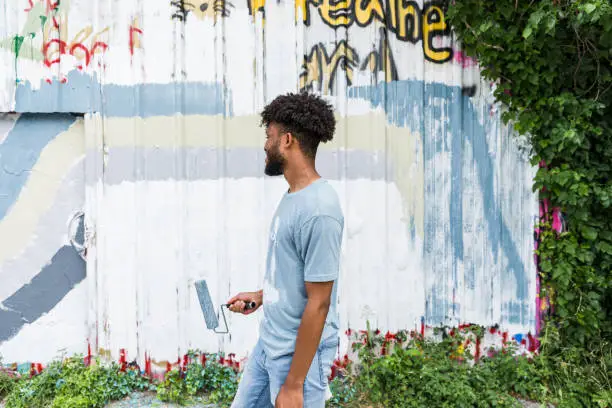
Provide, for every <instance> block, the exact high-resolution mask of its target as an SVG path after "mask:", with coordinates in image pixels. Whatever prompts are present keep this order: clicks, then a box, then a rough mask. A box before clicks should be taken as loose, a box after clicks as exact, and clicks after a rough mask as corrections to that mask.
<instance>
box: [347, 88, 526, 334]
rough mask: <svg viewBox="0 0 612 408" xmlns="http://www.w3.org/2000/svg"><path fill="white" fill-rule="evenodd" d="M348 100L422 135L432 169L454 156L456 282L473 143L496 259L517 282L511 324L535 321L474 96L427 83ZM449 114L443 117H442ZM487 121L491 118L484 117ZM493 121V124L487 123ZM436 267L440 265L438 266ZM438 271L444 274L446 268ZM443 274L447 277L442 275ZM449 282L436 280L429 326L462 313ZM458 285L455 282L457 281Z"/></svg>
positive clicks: (428, 186)
mask: <svg viewBox="0 0 612 408" xmlns="http://www.w3.org/2000/svg"><path fill="white" fill-rule="evenodd" d="M348 96H349V97H352V98H361V99H365V100H368V101H370V103H371V104H372V106H373V107H379V106H383V107H385V108H386V109H385V111H386V115H387V121H388V122H389V123H392V124H394V125H395V126H399V127H406V128H409V129H411V131H413V132H419V133H420V134H422V135H423V139H424V140H423V143H424V146H423V157H424V161H425V163H426V164H427V163H428V162H429V163H431V162H432V160H434V158H435V156H436V155H437V154H438V153H441V152H447V153H448V152H450V154H451V174H450V177H451V203H450V204H451V205H450V210H449V211H450V214H449V216H450V221H451V223H450V224H451V225H450V226H449V229H450V236H449V237H447V238H448V239H449V241H450V242H451V243H452V246H451V247H452V251H453V270H452V273H453V277H456V269H457V261H458V260H461V259H463V231H462V229H463V208H462V201H463V180H462V163H463V157H462V152H463V148H464V146H463V143H464V141H465V140H467V141H469V142H470V143H471V146H472V152H473V156H474V161H475V163H476V169H477V177H478V182H479V184H480V191H481V192H482V195H483V202H484V205H485V210H484V217H485V220H486V224H487V232H488V234H487V236H488V238H489V243H490V248H491V250H492V251H493V254H494V255H497V253H498V251H500V250H501V251H503V254H504V255H505V256H506V258H507V260H508V269H509V273H512V274H514V277H515V279H516V281H517V289H516V300H517V301H518V302H519V304H520V305H521V306H520V307H517V303H516V302H514V303H513V304H512V305H508V307H507V310H508V312H509V316H508V318H509V321H510V322H517V321H521V322H522V323H525V322H531V321H532V318H531V317H530V316H527V315H526V314H525V313H524V310H525V308H526V307H527V301H528V293H527V283H528V278H527V276H526V272H525V265H524V264H523V262H522V260H521V257H520V253H519V250H518V249H517V247H516V245H515V243H514V241H513V240H512V236H511V234H510V230H509V228H508V226H507V225H506V224H505V223H504V222H503V221H502V220H501V219H500V214H501V209H500V206H499V203H498V202H497V200H496V196H495V189H494V182H493V176H494V165H493V159H492V158H491V156H490V155H489V152H488V144H487V139H486V130H487V129H488V128H490V126H493V123H490V122H488V121H487V122H486V123H485V124H482V123H481V122H480V121H479V120H478V114H477V108H476V107H475V106H474V104H473V103H472V101H471V99H470V97H469V96H465V95H463V93H462V90H461V88H460V87H458V86H448V85H445V84H439V83H430V84H425V83H424V82H423V81H414V80H404V81H395V82H391V83H381V84H378V85H373V86H359V87H351V88H349V90H348ZM442 109H444V111H442ZM485 116H486V115H485ZM442 117H445V118H448V120H447V122H446V123H445V126H444V128H443V129H442V132H441V133H440V131H436V129H437V128H436V126H435V121H436V120H438V119H439V118H442ZM485 120H488V118H485ZM427 176H428V174H427V171H426V172H425V177H426V180H425V187H424V188H425V192H424V193H425V200H426V205H425V226H424V227H425V231H424V251H425V256H429V257H432V256H433V257H435V252H434V250H435V249H436V248H440V246H441V245H443V244H441V243H440V242H437V241H436V240H437V239H438V237H439V235H437V234H436V231H439V230H440V226H439V225H437V224H436V222H437V220H436V217H435V215H434V214H433V213H432V210H431V206H429V205H427V202H428V201H430V200H435V199H436V196H435V193H436V190H435V189H436V186H435V181H434V180H427ZM434 264H435V261H434ZM439 268H442V267H441V266H440V267H439ZM437 272H439V273H446V271H444V272H443V271H442V270H441V269H438V271H437ZM446 278H447V277H446V276H436V283H435V284H434V288H433V290H432V292H431V293H430V294H429V297H428V300H427V306H426V309H427V312H426V313H427V315H428V320H429V323H432V324H435V323H439V322H442V321H443V320H444V319H445V318H446V317H452V315H453V312H454V313H457V310H456V309H455V307H456V305H454V304H453V303H452V293H447V291H446V286H445V285H446V283H445V282H448V280H447V279H446ZM454 281H455V282H456V279H454Z"/></svg>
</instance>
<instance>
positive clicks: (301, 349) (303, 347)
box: [285, 281, 334, 388]
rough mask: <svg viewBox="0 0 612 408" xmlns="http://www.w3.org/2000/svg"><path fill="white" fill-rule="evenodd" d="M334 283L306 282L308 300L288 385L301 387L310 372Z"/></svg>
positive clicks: (288, 377)
mask: <svg viewBox="0 0 612 408" xmlns="http://www.w3.org/2000/svg"><path fill="white" fill-rule="evenodd" d="M333 284H334V282H333V281H332V282H306V293H307V295H308V301H307V302H306V308H305V309H304V314H303V315H302V322H301V323H300V327H299V329H298V334H297V339H296V343H295V353H294V355H293V360H292V361H291V368H290V369H289V374H288V375H287V379H286V380H285V385H286V386H287V387H290V388H293V387H299V388H301V387H302V386H303V385H304V381H305V380H306V374H308V370H309V369H310V364H311V363H312V359H313V358H314V355H315V353H316V352H317V347H318V346H319V342H320V341H321V334H322V333H323V327H324V326H325V319H326V317H327V312H328V311H329V306H330V299H331V293H332V288H333Z"/></svg>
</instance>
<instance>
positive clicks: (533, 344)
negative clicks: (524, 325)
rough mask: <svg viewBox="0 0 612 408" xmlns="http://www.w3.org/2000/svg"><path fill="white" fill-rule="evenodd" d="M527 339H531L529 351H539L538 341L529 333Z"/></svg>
mask: <svg viewBox="0 0 612 408" xmlns="http://www.w3.org/2000/svg"><path fill="white" fill-rule="evenodd" d="M527 338H528V339H529V349H528V350H529V351H530V352H532V353H535V352H536V351H537V350H538V340H537V339H536V338H535V337H533V336H532V335H531V333H527Z"/></svg>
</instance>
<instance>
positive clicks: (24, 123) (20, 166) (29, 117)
mask: <svg viewBox="0 0 612 408" xmlns="http://www.w3.org/2000/svg"><path fill="white" fill-rule="evenodd" d="M74 121H75V117H74V116H73V115H69V114H53V115H51V114H23V115H21V116H20V117H19V118H18V119H17V122H16V123H15V125H14V126H13V128H12V129H11V131H10V132H9V134H8V136H7V137H6V139H5V140H4V142H3V143H2V144H0V220H1V219H2V218H4V216H5V215H6V213H7V212H8V210H9V209H10V208H11V206H12V205H13V204H14V203H15V201H17V197H18V196H19V193H20V192H21V190H22V189H23V187H24V186H25V184H26V182H27V180H28V177H29V175H30V171H31V170H32V167H33V166H34V165H35V164H36V162H37V161H38V158H39V156H40V154H41V152H42V150H43V149H44V148H45V146H46V145H47V144H49V142H50V141H52V140H53V139H55V137H57V135H59V134H60V133H62V132H65V131H66V130H67V129H68V128H69V127H70V126H71V125H72V124H73V123H74Z"/></svg>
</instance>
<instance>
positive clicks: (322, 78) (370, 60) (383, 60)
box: [300, 28, 399, 94]
mask: <svg viewBox="0 0 612 408" xmlns="http://www.w3.org/2000/svg"><path fill="white" fill-rule="evenodd" d="M360 62H361V63H360ZM355 69H358V70H359V71H361V72H369V73H371V74H372V76H373V77H374V78H375V80H376V79H377V78H378V74H379V73H381V72H382V73H384V80H385V81H386V82H391V81H396V80H398V79H399V78H398V77H399V76H398V72H397V67H396V65H395V60H394V58H393V54H392V52H391V48H390V47H389V40H388V37H387V33H386V30H385V29H384V28H381V29H380V41H379V44H378V48H377V49H375V50H373V51H371V52H370V53H368V55H367V56H366V57H365V59H363V60H361V58H360V57H359V55H358V54H357V52H356V51H355V49H353V48H352V47H351V46H350V45H349V44H348V42H347V41H345V40H342V41H340V42H339V43H338V45H337V46H336V47H335V48H334V49H333V51H331V52H328V51H327V49H326V48H325V45H324V44H323V43H319V44H316V45H315V46H314V47H312V49H311V50H310V53H309V54H308V55H305V56H304V63H303V64H302V73H301V74H300V89H302V90H312V89H315V88H316V90H318V91H319V92H321V93H325V94H331V93H333V91H334V85H335V80H336V77H337V75H340V74H339V73H340V72H344V74H345V76H346V82H347V85H348V86H350V85H352V83H353V75H354V70H355Z"/></svg>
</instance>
